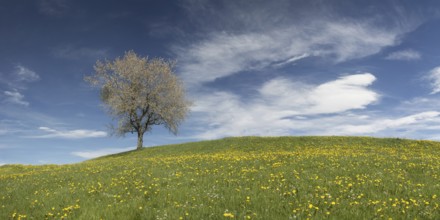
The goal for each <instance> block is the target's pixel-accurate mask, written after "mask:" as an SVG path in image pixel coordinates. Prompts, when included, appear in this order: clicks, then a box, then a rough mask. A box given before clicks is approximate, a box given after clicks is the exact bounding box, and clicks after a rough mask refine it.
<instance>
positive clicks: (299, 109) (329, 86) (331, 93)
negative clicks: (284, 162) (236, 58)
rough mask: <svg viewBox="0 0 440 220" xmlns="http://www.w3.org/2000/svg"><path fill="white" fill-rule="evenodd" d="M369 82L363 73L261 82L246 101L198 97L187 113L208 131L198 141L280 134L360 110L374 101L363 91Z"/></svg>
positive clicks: (215, 95)
mask: <svg viewBox="0 0 440 220" xmlns="http://www.w3.org/2000/svg"><path fill="white" fill-rule="evenodd" d="M375 79H376V78H375V77H374V75H372V74H370V73H364V74H355V75H348V76H343V77H340V78H339V79H336V80H333V81H329V82H326V83H323V84H320V85H311V84H306V83H302V82H295V81H291V80H288V79H285V78H277V79H273V80H270V81H268V82H266V83H264V84H263V85H262V86H261V87H260V88H259V89H258V94H257V96H256V97H255V98H254V99H252V100H242V99H241V98H240V96H238V95H236V94H233V93H229V92H214V93H213V94H204V95H203V94H199V95H198V99H197V101H196V102H195V106H194V107H193V109H192V110H193V112H194V117H195V118H197V119H195V120H198V123H201V124H204V125H205V126H208V127H209V129H207V130H205V131H203V132H201V133H200V134H199V135H198V138H202V139H212V138H218V137H222V136H231V135H233V136H236V135H286V134H289V133H290V132H291V131H292V130H294V129H297V125H296V123H297V121H298V120H300V121H301V120H303V119H304V118H307V117H316V116H319V115H323V114H339V113H343V112H347V111H350V110H355V109H364V108H365V107H366V106H367V105H371V104H373V103H375V102H377V101H378V100H379V97H380V96H379V94H378V93H377V92H375V91H373V90H371V89H369V88H368V86H370V85H371V84H372V83H373V82H374V81H375Z"/></svg>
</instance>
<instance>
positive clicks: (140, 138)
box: [136, 132, 144, 150]
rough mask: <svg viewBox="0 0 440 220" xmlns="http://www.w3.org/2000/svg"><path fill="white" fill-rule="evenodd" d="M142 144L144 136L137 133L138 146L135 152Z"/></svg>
mask: <svg viewBox="0 0 440 220" xmlns="http://www.w3.org/2000/svg"><path fill="white" fill-rule="evenodd" d="M143 143H144V134H143V133H142V132H138V144H137V147H136V150H140V149H142V145H143Z"/></svg>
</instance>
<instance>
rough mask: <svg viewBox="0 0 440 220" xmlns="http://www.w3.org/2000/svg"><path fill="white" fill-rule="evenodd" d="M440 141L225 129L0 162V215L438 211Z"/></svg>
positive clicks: (437, 215) (366, 215)
mask: <svg viewBox="0 0 440 220" xmlns="http://www.w3.org/2000/svg"><path fill="white" fill-rule="evenodd" d="M439 175H440V143H437V142H431V141H411V140H402V139H376V138H366V137H276V138H275V137H274V138H258V137H243V138H226V139H222V140H217V141H205V142H197V143H188V144H181V145H169V146H162V147H154V148H146V149H143V150H141V151H132V152H127V153H123V154H118V155H111V156H107V157H103V158H99V159H95V160H90V161H86V162H83V163H79V164H72V165H63V166H56V165H47V166H24V165H6V166H3V167H0V219H53V218H55V219H87V220H89V219H390V218H391V219H416V218H417V219H440V207H439V204H440V199H439V196H440V176H439Z"/></svg>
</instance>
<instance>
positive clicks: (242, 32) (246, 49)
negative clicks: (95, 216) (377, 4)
mask: <svg viewBox="0 0 440 220" xmlns="http://www.w3.org/2000/svg"><path fill="white" fill-rule="evenodd" d="M190 2H192V3H193V4H192V5H191V4H190V6H187V7H188V8H189V9H188V11H189V14H190V15H191V16H192V17H193V18H194V20H196V21H197V22H199V23H202V24H201V26H203V28H202V30H203V31H204V33H207V34H201V36H202V37H200V36H197V38H195V39H196V40H195V41H194V40H193V41H192V43H189V44H188V43H186V44H185V45H181V46H176V47H175V48H174V52H175V53H176V54H177V57H178V60H179V70H180V71H179V72H181V73H182V77H183V79H184V80H185V81H186V82H187V83H188V84H191V85H192V86H193V85H199V84H203V83H206V82H211V81H214V80H215V79H218V78H222V77H227V76H230V75H233V74H237V73H240V72H243V71H259V70H263V69H265V68H270V67H279V66H280V65H281V66H282V65H288V64H292V63H296V62H300V61H301V60H303V59H307V58H310V57H314V58H319V59H322V60H324V61H326V62H330V63H340V62H345V61H349V60H353V59H360V58H364V57H367V56H370V55H374V54H377V53H378V52H380V51H381V50H382V49H383V48H385V47H389V46H393V45H396V44H398V43H400V41H399V39H400V36H402V35H403V34H405V33H408V32H409V31H412V30H413V29H414V28H415V27H417V25H418V24H419V23H418V21H416V20H417V19H411V18H410V17H411V16H409V17H407V18H406V19H400V17H399V16H397V15H396V16H394V15H395V14H394V13H397V12H393V10H394V9H392V8H391V9H390V11H389V13H390V16H389V17H387V16H371V17H366V18H362V19H361V18H351V19H342V18H341V17H340V15H338V14H337V13H334V11H332V9H331V8H332V6H330V5H328V4H325V3H323V5H322V7H320V9H321V10H319V9H314V8H316V7H315V6H316V5H313V4H308V3H304V4H291V3H290V2H289V1H277V2H276V3H273V2H271V3H270V4H269V3H264V2H263V1H257V2H253V4H244V5H241V4H240V3H238V2H235V1H234V2H230V1H220V2H221V3H219V4H221V5H222V7H221V9H220V10H215V11H214V10H211V8H212V7H211V6H212V5H210V3H209V1H190ZM293 5H294V6H293ZM215 8H217V9H218V8H219V7H215ZM303 10H304V11H308V12H310V13H307V14H304V13H303ZM397 14H398V13H397ZM201 15H202V16H203V17H207V18H209V19H208V20H209V22H208V21H206V22H205V21H204V19H197V18H199V17H200V16H201ZM216 20H219V21H216ZM412 20H414V21H412ZM217 23H218V24H217ZM384 24H387V25H384ZM210 27H213V28H210Z"/></svg>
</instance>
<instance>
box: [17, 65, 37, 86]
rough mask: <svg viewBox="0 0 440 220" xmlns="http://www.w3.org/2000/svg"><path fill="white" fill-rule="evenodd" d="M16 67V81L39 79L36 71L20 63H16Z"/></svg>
mask: <svg viewBox="0 0 440 220" xmlns="http://www.w3.org/2000/svg"><path fill="white" fill-rule="evenodd" d="M16 68H17V71H16V72H15V77H16V80H17V81H23V82H33V81H36V80H39V79H40V76H39V75H38V74H37V73H35V72H34V71H32V70H30V69H28V68H26V67H24V66H22V65H17V66H16Z"/></svg>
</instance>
